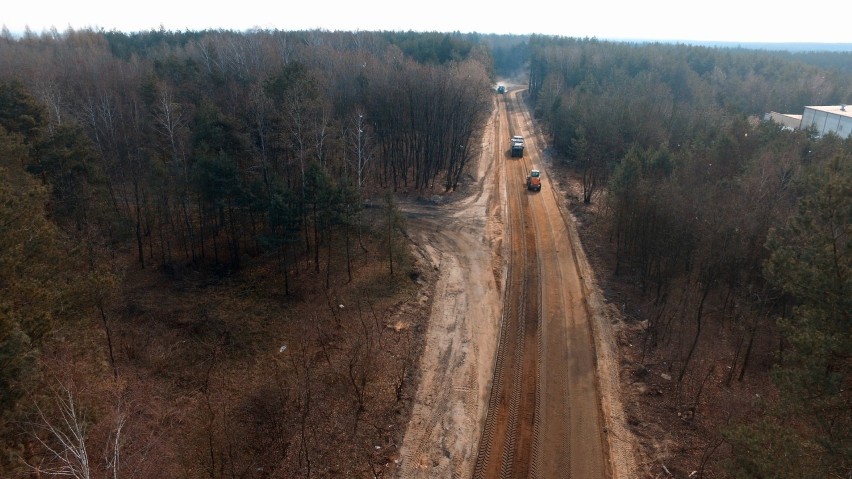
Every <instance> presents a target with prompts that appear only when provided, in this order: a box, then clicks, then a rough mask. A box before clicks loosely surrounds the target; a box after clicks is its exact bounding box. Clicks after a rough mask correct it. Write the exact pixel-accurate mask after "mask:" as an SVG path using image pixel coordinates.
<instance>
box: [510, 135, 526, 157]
mask: <svg viewBox="0 0 852 479" xmlns="http://www.w3.org/2000/svg"><path fill="white" fill-rule="evenodd" d="M511 142H512V158H515V157H518V158H523V157H524V137H523V136H520V135H515V136H513V137H512V140H511Z"/></svg>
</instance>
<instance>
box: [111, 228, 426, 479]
mask: <svg viewBox="0 0 852 479" xmlns="http://www.w3.org/2000/svg"><path fill="white" fill-rule="evenodd" d="M366 240H367V243H366V245H367V248H368V250H369V252H364V251H363V250H361V249H360V248H358V247H357V246H355V247H353V249H352V251H353V252H354V251H357V258H356V261H355V265H354V266H355V267H354V277H353V280H352V282H347V273H346V269H345V263H343V262H342V259H341V257H340V255H342V254H343V253H342V252H343V251H344V249H343V248H342V247H335V248H334V249H333V250H332V251H333V253H334V254H335V255H336V257H335V258H334V259H333V261H332V263H333V268H332V271H331V275H330V287H329V288H326V287H325V284H326V269H325V268H326V263H325V257H323V258H322V261H321V263H322V264H321V267H320V272H319V273H317V272H316V271H315V269H314V265H313V264H310V263H308V262H306V261H305V260H304V259H303V260H302V262H301V264H300V265H299V267H298V268H297V270H292V271H291V277H290V284H291V294H290V295H287V296H285V295H284V288H283V275H282V274H281V271H280V270H279V268H278V266H277V264H278V263H277V261H276V260H275V258H262V257H258V258H254V259H253V260H251V261H247V262H246V264H245V265H244V267H243V269H242V270H241V271H239V272H238V273H236V274H233V275H230V276H218V275H215V274H210V273H202V272H196V271H192V270H185V271H182V272H181V274H180V276H179V279H174V278H170V277H168V276H167V275H165V274H164V273H162V272H160V271H155V270H152V269H145V270H142V269H139V268H138V267H136V266H135V265H131V266H130V267H129V268H128V273H127V276H126V280H125V283H124V285H123V294H122V296H121V298H120V299H119V300H118V301H117V303H116V304H115V306H114V308H112V311H111V314H110V318H111V323H112V324H113V330H114V331H113V334H114V343H115V349H116V358H117V363H118V370H119V374H120V376H121V377H122V378H124V380H125V381H126V382H127V383H130V384H131V386H129V387H128V391H130V390H133V391H135V392H134V393H133V394H134V395H135V396H136V398H137V399H136V401H135V403H136V408H137V410H138V411H139V413H138V415H137V416H136V417H134V418H133V421H135V422H136V423H137V424H135V425H134V431H136V434H139V436H140V437H137V438H133V441H131V443H132V444H137V445H138V447H143V443H144V447H147V448H149V449H150V451H152V452H156V454H157V457H156V459H153V458H151V459H152V462H151V463H149V464H148V467H147V468H146V471H147V474H153V475H154V476H157V477H177V476H181V477H201V476H204V477H214V476H215V477H219V476H221V475H232V474H233V475H238V476H240V477H306V476H307V475H308V474H310V476H311V477H381V476H384V475H386V474H388V473H389V472H390V471H392V470H393V468H394V465H395V459H397V457H398V456H397V455H398V447H399V445H400V444H401V441H402V436H403V434H404V429H405V425H406V423H407V420H408V417H409V415H410V410H411V401H410V399H411V397H412V395H413V392H414V390H415V389H414V387H415V386H416V382H415V381H416V378H414V377H413V376H412V373H411V371H415V370H416V368H415V367H414V364H415V361H416V359H417V358H418V357H419V354H420V350H421V349H422V331H423V328H422V322H423V321H424V320H425V319H424V318H426V317H427V314H428V303H427V302H424V301H423V300H422V297H423V294H422V292H423V291H424V290H428V288H429V287H430V285H431V284H432V282H431V279H430V277H429V276H428V275H429V274H433V273H432V272H431V268H423V271H424V272H421V271H420V270H419V269H418V265H416V264H410V263H411V261H412V260H411V259H407V260H406V261H403V262H400V263H399V264H398V265H397V266H396V267H395V270H396V271H395V273H396V274H395V275H394V276H393V277H390V275H389V272H388V265H387V259H386V257H385V256H386V255H385V254H384V253H383V252H382V251H381V249H382V247H381V245H380V243H379V242H378V241H377V240H376V239H375V238H366ZM407 263H408V264H407ZM409 264H410V265H409ZM151 477H153V476H151Z"/></svg>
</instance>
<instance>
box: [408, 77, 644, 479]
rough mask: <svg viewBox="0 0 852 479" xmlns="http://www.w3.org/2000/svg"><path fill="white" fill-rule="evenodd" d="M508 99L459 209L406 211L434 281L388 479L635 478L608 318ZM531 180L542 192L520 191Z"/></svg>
mask: <svg viewBox="0 0 852 479" xmlns="http://www.w3.org/2000/svg"><path fill="white" fill-rule="evenodd" d="M517 94H518V90H517V89H514V90H512V91H511V92H510V93H509V94H507V95H500V96H499V98H498V100H497V101H496V102H495V110H494V115H492V118H491V122H490V124H489V126H488V129H487V132H486V134H485V135H484V141H483V149H482V150H483V154H482V157H481V159H480V161H479V162H478V167H477V173H476V176H475V178H476V180H475V182H474V183H473V184H471V185H469V190H470V191H469V192H468V193H469V194H468V195H467V196H465V197H464V198H463V199H460V200H457V201H455V202H449V203H445V204H423V203H419V204H417V203H413V204H408V205H404V208H405V209H406V210H407V211H408V213H409V232H410V234H411V237H412V240H414V241H415V243H416V244H417V245H418V246H419V251H420V252H421V254H423V255H424V256H425V260H426V261H429V262H431V264H432V265H433V267H434V268H436V270H437V271H438V273H439V279H438V282H437V285H436V287H435V291H434V297H433V307H432V313H431V316H430V319H429V323H428V329H427V333H426V334H427V339H426V345H425V351H424V355H423V357H422V359H421V364H420V373H419V374H420V386H419V390H418V394H417V398H416V399H415V406H414V410H413V414H412V419H411V422H410V424H409V427H408V430H407V432H406V436H405V439H404V442H403V445H402V448H401V451H400V453H401V458H400V464H399V468H398V471H399V473H400V474H399V475H400V477H405V478H409V477H411V478H414V477H460V478H467V477H487V478H491V477H543V478H551V477H573V478H582V479H586V478H588V479H595V478H609V477H614V478H629V477H635V476H632V475H631V474H633V473H634V471H635V464H634V459H633V457H634V455H633V453H632V451H633V441H632V440H630V438H629V434H628V432H627V429H626V427H624V424H623V413H622V408H621V405H620V402H619V401H618V397H619V394H618V391H619V388H618V369H617V361H616V360H615V358H616V356H615V351H616V350H615V345H614V344H613V341H612V339H611V338H612V337H613V335H612V331H611V330H610V324H611V321H610V320H609V315H610V314H611V313H612V311H610V310H609V309H607V308H606V307H605V305H604V304H603V302H602V301H601V300H600V295H599V294H598V292H597V291H596V289H595V288H594V278H593V277H592V274H591V272H590V271H589V268H588V265H587V263H586V261H585V255H584V253H583V251H582V248H581V246H580V245H579V240H578V239H577V236H576V231H575V230H574V222H573V220H572V218H571V217H570V215H569V214H568V213H567V212H566V211H565V210H564V209H563V208H560V200H559V198H563V197H564V195H562V194H560V193H559V191H558V187H559V186H558V185H556V184H554V183H551V182H548V181H547V175H546V172H547V165H546V164H545V161H544V159H543V158H542V156H541V155H540V153H539V152H540V149H539V144H540V142H541V141H542V140H541V139H540V138H538V137H537V136H536V135H535V134H534V129H533V128H532V123H531V121H530V120H529V116H528V114H527V112H526V111H525V109H524V107H523V104H522V103H521V102H520V101H517V100H516V98H517V97H516V95H517ZM514 134H521V135H524V136H525V138H526V139H527V144H526V151H525V155H524V157H523V158H511V157H510V155H509V153H508V140H509V138H510V136H511V135H514ZM533 167H534V168H537V169H539V170H541V171H542V172H543V173H544V175H543V176H544V187H543V189H542V191H541V192H528V191H527V190H526V188H525V187H524V181H525V178H526V174H527V171H528V170H529V169H530V168H533Z"/></svg>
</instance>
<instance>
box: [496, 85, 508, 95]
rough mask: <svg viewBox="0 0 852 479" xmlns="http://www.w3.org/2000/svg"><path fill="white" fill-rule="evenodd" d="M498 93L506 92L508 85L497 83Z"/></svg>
mask: <svg viewBox="0 0 852 479" xmlns="http://www.w3.org/2000/svg"><path fill="white" fill-rule="evenodd" d="M497 93H500V94H503V93H506V87H505V86H503V85H497Z"/></svg>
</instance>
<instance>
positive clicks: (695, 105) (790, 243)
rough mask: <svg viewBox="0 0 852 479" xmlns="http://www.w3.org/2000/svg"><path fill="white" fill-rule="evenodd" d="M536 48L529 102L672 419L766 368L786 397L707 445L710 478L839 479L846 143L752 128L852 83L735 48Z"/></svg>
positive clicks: (850, 330) (534, 42) (851, 92)
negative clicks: (668, 400)
mask: <svg viewBox="0 0 852 479" xmlns="http://www.w3.org/2000/svg"><path fill="white" fill-rule="evenodd" d="M530 47H531V51H532V53H531V65H530V78H529V100H530V102H531V104H532V105H533V106H534V108H535V112H536V116H537V118H538V119H539V120H540V121H542V122H543V124H544V126H545V128H546V130H547V132H548V134H549V135H550V137H551V139H552V142H553V144H554V146H555V147H556V149H557V150H558V151H559V156H560V158H562V159H563V161H564V162H565V163H566V164H567V165H568V166H569V167H570V168H572V169H573V170H574V171H576V173H577V176H578V178H579V179H581V180H582V199H581V202H582V203H583V204H586V205H595V204H596V205H598V206H597V208H599V211H600V214H599V215H598V216H597V217H596V218H597V220H595V223H594V224H593V225H592V226H591V228H593V229H595V230H596V231H599V236H597V237H601V238H604V239H605V241H606V242H607V245H606V246H605V247H604V249H606V251H608V252H609V255H608V256H606V257H607V258H611V259H610V260H609V262H608V263H609V268H611V269H610V271H611V273H612V275H613V277H614V278H615V279H619V278H623V279H622V281H625V282H626V283H629V284H633V285H635V290H636V293H637V296H638V298H640V299H639V300H638V303H635V304H633V305H632V306H633V309H632V311H634V313H633V314H635V315H636V316H637V317H638V318H639V319H642V320H644V321H646V323H644V324H645V328H644V331H645V333H644V345H643V348H644V351H645V352H646V353H645V355H644V357H647V358H651V357H655V358H662V361H663V362H664V364H666V366H665V369H666V370H667V372H668V373H669V374H670V375H671V376H672V378H673V380H674V381H675V382H676V392H675V395H676V396H677V397H676V398H675V402H676V403H677V407H678V408H679V412H678V415H681V413H683V415H684V416H683V417H687V416H686V414H689V415H692V414H694V413H695V410H696V408H699V405H700V402H701V399H700V397H701V395H702V389H703V391H704V393H705V394H706V391H707V388H709V387H710V386H709V385H707V380H708V378H716V379H717V381H716V382H712V381H711V383H710V384H711V385H712V384H718V387H720V388H736V387H737V385H738V384H742V383H745V384H747V383H748V382H749V377H750V375H760V374H761V373H762V372H765V371H767V370H768V369H769V368H768V367H766V366H763V367H760V366H758V367H756V366H755V364H774V366H773V367H772V368H771V369H772V371H773V372H772V374H773V377H774V378H775V380H776V381H775V384H776V387H777V389H778V391H779V392H780V399H779V400H778V401H776V402H774V403H772V406H771V407H770V406H767V410H766V411H765V413H764V414H762V415H761V416H760V419H759V420H754V418H751V417H748V416H749V413H746V412H744V411H740V412H742V413H743V414H744V415H743V416H740V417H736V418H734V420H733V421H732V423H734V424H736V426H730V427H726V426H723V425H719V427H718V428H717V429H716V432H715V433H714V434H712V436H713V437H710V438H707V443H708V447H707V451H708V453H707V454H708V455H709V454H712V452H711V451H716V450H717V448H718V447H719V445H720V444H721V443H723V442H724V444H726V446H727V447H728V451H729V454H728V455H727V456H726V457H727V461H728V462H727V466H724V465H723V464H721V463H722V462H724V461H718V462H717V463H716V467H715V470H716V472H717V473H720V474H721V473H723V472H727V473H729V474H730V475H731V476H732V477H834V476H836V477H846V476H848V475H849V474H850V471H852V466H850V465H852V454H850V453H851V452H852V449H850V439H852V438H850V435H849V430H850V424H852V415H850V410H851V409H850V408H849V407H848V406H849V404H850V396H849V392H848V391H849V388H848V386H849V381H850V379H851V378H852V376H850V352H852V324H850V322H849V321H850V316H849V311H850V303H849V298H850V294H849V293H850V289H852V277H850V265H852V257H850V247H852V242H850V233H852V226H850V220H852V191H850V180H852V168H850V165H852V139H849V138H846V139H843V138H840V137H838V136H836V135H830V136H827V137H823V138H819V137H817V135H816V134H815V132H813V131H808V130H804V131H801V130H799V131H786V130H783V129H782V128H781V127H780V126H779V125H776V124H774V123H766V122H762V121H761V119H762V116H763V114H764V113H765V112H768V111H772V110H774V111H781V112H785V113H799V114H800V113H801V112H802V111H803V108H804V106H805V105H825V104H839V103H846V102H848V99H849V98H852V77H850V76H849V75H848V73H844V72H841V71H838V70H831V69H822V68H819V67H816V66H811V65H809V64H806V63H804V62H801V61H798V59H797V57H796V56H789V55H781V54H777V53H772V52H759V51H748V50H741V49H715V48H707V47H690V46H685V45H665V44H627V43H610V42H603V41H598V40H594V39H586V40H580V39H564V38H549V37H532V38H531V40H530ZM835 55H837V56H844V57H845V58H846V61H847V62H848V61H849V60H850V54H848V53H846V54H842V53H837V54H835ZM649 360H650V359H649ZM722 371H724V373H723V372H722ZM729 390H730V389H729ZM729 410H730V411H733V412H737V411H736V408H734V407H733V406H731V407H730V409H729ZM690 417H691V416H690ZM729 420H730V418H729ZM717 438H718V439H717ZM723 449H724V448H723ZM781 456H783V457H784V459H783V460H779V457H781ZM704 465H705V464H703V463H702V464H701V467H700V469H701V470H702V473H703V472H704V471H703V469H704ZM695 467H696V469H698V466H697V465H696V466H695Z"/></svg>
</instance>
